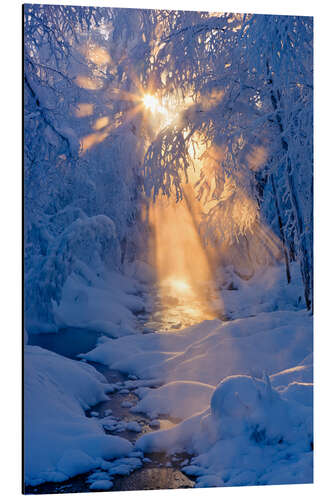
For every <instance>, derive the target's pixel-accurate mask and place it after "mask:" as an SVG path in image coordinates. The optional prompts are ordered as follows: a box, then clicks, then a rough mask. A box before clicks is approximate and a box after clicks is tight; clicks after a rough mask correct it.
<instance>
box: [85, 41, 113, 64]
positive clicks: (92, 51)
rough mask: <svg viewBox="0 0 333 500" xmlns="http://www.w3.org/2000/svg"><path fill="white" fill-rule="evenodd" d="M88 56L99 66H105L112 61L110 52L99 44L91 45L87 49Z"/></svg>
mask: <svg viewBox="0 0 333 500" xmlns="http://www.w3.org/2000/svg"><path fill="white" fill-rule="evenodd" d="M85 55H86V58H87V59H88V60H89V61H91V62H93V63H94V64H96V65H97V66H103V65H105V64H110V63H111V57H110V54H109V53H108V51H107V50H106V49H104V48H103V47H98V46H97V45H91V46H90V47H88V49H87V51H86V54H85Z"/></svg>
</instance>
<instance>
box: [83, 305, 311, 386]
mask: <svg viewBox="0 0 333 500" xmlns="http://www.w3.org/2000/svg"><path fill="white" fill-rule="evenodd" d="M311 352H312V319H311V317H310V316H309V314H308V313H307V312H306V311H275V312H270V313H260V314H258V315H257V316H256V317H250V318H242V319H238V320H234V321H229V322H227V323H222V322H221V321H219V320H212V321H204V322H203V323H200V324H198V325H195V326H193V327H189V328H186V329H184V330H181V331H178V332H177V334H175V333H153V334H147V335H134V336H131V337H123V338H119V339H115V340H111V341H107V342H104V343H103V344H101V345H98V346H97V347H96V348H95V349H93V350H92V351H90V352H89V353H88V354H85V355H83V356H82V357H84V358H85V359H88V360H91V361H97V362H100V363H103V364H106V365H108V366H110V368H114V369H117V370H121V371H123V372H127V373H133V374H135V375H137V376H139V377H141V378H147V379H149V378H159V379H163V380H164V381H165V382H171V381H175V380H183V381H184V380H187V381H196V382H201V383H204V384H210V385H214V386H215V385H216V384H218V383H219V382H220V380H222V379H223V378H225V377H227V376H229V375H237V374H247V375H252V374H254V375H258V376H261V375H262V373H263V372H267V373H268V374H269V375H270V374H274V373H277V372H280V371H282V370H286V369H289V368H292V367H294V366H296V365H298V364H299V363H300V362H301V361H302V360H303V359H304V358H305V357H306V356H308V355H309V354H310V353H311Z"/></svg>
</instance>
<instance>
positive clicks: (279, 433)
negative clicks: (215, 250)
mask: <svg viewBox="0 0 333 500" xmlns="http://www.w3.org/2000/svg"><path fill="white" fill-rule="evenodd" d="M282 271H283V269H282V268H277V269H274V268H273V269H268V270H267V269H266V271H265V272H262V273H260V274H258V275H256V276H255V277H254V278H252V280H249V281H248V282H244V281H241V280H239V279H238V281H237V282H236V280H237V278H236V277H234V276H233V280H234V282H233V286H232V287H230V286H229V288H230V289H229V290H226V288H224V290H223V291H222V297H223V298H224V300H225V306H226V311H229V313H230V312H233V314H234V315H236V316H239V318H238V319H233V320H231V321H228V322H222V321H220V320H212V321H204V322H202V323H200V324H197V325H194V326H192V327H189V328H186V329H183V330H179V331H177V332H176V333H170V332H157V333H152V334H147V335H135V336H126V337H122V338H119V339H113V340H109V339H106V338H105V337H104V338H101V341H100V343H99V345H97V346H96V348H95V349H93V350H92V351H90V352H89V353H88V354H86V355H84V356H83V357H84V358H85V359H86V360H90V361H97V362H100V363H104V364H106V365H108V366H109V367H111V368H114V369H117V370H120V371H123V372H126V373H131V374H135V375H136V376H138V377H140V378H144V379H158V380H162V381H163V382H164V385H162V386H161V387H159V388H155V389H152V388H147V387H139V388H138V389H137V390H136V393H137V395H138V396H139V398H140V401H139V402H138V404H137V405H136V406H135V407H134V408H133V409H132V411H134V412H135V411H140V412H145V413H147V414H148V415H149V416H150V417H152V418H155V417H157V416H159V415H164V414H168V415H170V416H171V417H175V418H180V419H185V420H183V421H182V422H181V423H180V424H178V425H176V426H175V427H173V428H172V429H167V430H160V431H156V432H153V433H150V434H147V435H144V436H142V437H141V438H139V440H138V441H137V443H136V447H137V449H139V450H142V451H144V452H152V451H166V452H168V453H170V454H172V453H175V452H188V453H191V454H193V455H194V458H193V459H192V461H191V463H190V464H189V465H186V466H185V467H184V469H183V470H184V472H186V473H187V474H190V475H193V476H196V478H197V483H196V484H197V486H198V487H201V486H222V485H226V486H231V485H251V484H279V483H307V482H312V449H313V431H312V406H313V405H312V389H313V384H312V317H311V316H310V315H309V313H308V312H307V311H306V310H304V309H302V303H301V299H299V295H298V291H299V281H298V280H294V281H295V283H293V284H292V285H291V286H290V287H286V285H285V284H284V277H283V274H282Z"/></svg>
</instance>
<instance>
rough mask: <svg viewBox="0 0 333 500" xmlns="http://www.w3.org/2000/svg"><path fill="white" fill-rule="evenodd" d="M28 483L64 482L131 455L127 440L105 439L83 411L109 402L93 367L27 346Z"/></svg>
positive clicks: (25, 416)
mask: <svg viewBox="0 0 333 500" xmlns="http://www.w3.org/2000/svg"><path fill="white" fill-rule="evenodd" d="M24 356H25V357H24V360H25V361H24V364H25V386H24V395H25V415H24V422H25V436H24V437H25V481H26V484H27V485H37V484H40V483H43V482H45V481H55V482H57V481H65V480H66V479H68V478H69V477H72V476H74V475H76V474H80V473H84V472H87V471H89V470H91V469H93V468H96V467H101V466H102V465H103V462H104V459H111V458H117V457H121V456H124V455H128V454H129V453H130V452H131V450H132V445H131V443H130V442H129V441H127V440H126V439H122V438H120V437H116V436H107V435H106V434H105V433H104V431H103V428H102V426H101V424H100V423H98V421H97V420H96V419H93V418H88V417H86V415H85V412H84V410H87V409H88V408H89V407H90V406H93V405H95V404H97V403H98V402H100V401H104V400H106V399H107V395H106V394H107V392H108V389H109V384H107V383H106V380H105V379H104V377H103V376H102V375H100V374H99V373H98V372H97V371H96V370H95V369H94V368H93V367H92V366H89V365H87V364H86V363H81V362H77V361H72V360H70V359H67V358H64V357H62V356H59V355H57V354H54V353H52V352H50V351H47V350H45V349H41V348H40V347H35V346H25V355H24Z"/></svg>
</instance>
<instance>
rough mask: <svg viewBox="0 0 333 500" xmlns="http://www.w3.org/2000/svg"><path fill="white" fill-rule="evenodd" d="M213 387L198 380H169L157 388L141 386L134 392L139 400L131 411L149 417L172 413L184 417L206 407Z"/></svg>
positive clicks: (176, 416) (174, 415)
mask: <svg viewBox="0 0 333 500" xmlns="http://www.w3.org/2000/svg"><path fill="white" fill-rule="evenodd" d="M213 390H214V387H213V386H212V385H208V384H202V383H200V382H188V381H177V382H170V383H169V384H166V385H163V386H162V387H159V388H158V389H149V388H148V387H141V388H139V389H137V390H136V391H135V392H136V394H137V395H138V396H139V398H140V401H139V402H138V403H137V404H136V406H134V407H133V408H132V410H131V411H134V412H142V413H146V414H147V415H148V416H149V417H151V418H156V417H158V416H159V415H163V414H164V415H172V416H173V417H175V418H180V419H184V418H187V417H189V416H191V415H194V414H195V413H199V412H201V411H202V410H204V409H205V408H207V406H208V404H209V401H210V397H211V395H212V392H213Z"/></svg>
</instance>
